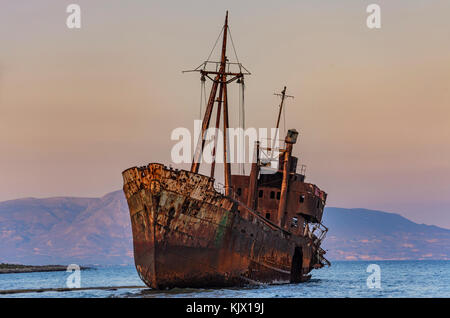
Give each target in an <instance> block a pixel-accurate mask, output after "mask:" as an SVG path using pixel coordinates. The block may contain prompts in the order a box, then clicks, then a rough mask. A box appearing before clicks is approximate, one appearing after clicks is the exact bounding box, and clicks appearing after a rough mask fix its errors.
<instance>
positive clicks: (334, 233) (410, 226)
mask: <svg viewBox="0 0 450 318" xmlns="http://www.w3.org/2000/svg"><path fill="white" fill-rule="evenodd" d="M322 222H323V223H324V224H325V225H326V226H327V227H329V228H330V230H329V232H328V235H327V237H326V239H325V241H324V244H323V247H324V248H325V249H326V250H328V252H327V256H328V257H329V258H330V259H335V260H377V259H450V230H447V229H443V228H440V227H437V226H431V225H425V224H417V223H414V222H412V221H410V220H408V219H406V218H404V217H402V216H400V215H398V214H394V213H386V212H381V211H373V210H366V209H342V208H326V210H325V212H324V217H323V220H322Z"/></svg>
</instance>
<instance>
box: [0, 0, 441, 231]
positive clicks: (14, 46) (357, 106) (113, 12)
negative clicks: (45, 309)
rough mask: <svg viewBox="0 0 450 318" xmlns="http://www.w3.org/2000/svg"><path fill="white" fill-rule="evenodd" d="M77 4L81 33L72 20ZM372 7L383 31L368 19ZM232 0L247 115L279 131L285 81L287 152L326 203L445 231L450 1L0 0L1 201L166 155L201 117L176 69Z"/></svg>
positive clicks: (78, 189)
mask: <svg viewBox="0 0 450 318" xmlns="http://www.w3.org/2000/svg"><path fill="white" fill-rule="evenodd" d="M71 3H76V4H79V5H80V7H81V21H82V22H81V23H82V26H81V29H68V28H67V26H66V19H67V16H68V15H69V14H68V13H66V7H67V6H68V5H69V4H71ZM371 3H377V4H379V5H380V7H381V21H382V22H381V23H382V24H381V29H369V28H368V27H367V26H366V19H367V16H368V15H369V14H368V13H367V12H366V7H367V6H368V5H369V4H371ZM226 10H229V15H230V17H229V20H230V21H229V23H230V29H231V32H232V36H233V41H234V44H235V45H236V49H237V53H238V56H239V60H240V61H241V62H242V63H243V64H244V65H245V66H246V67H247V68H248V69H249V70H250V71H251V73H252V75H251V76H248V77H247V79H246V97H245V98H246V102H245V107H246V126H247V127H273V126H274V123H275V120H276V115H277V103H278V99H277V97H276V96H274V95H273V93H274V92H279V91H280V90H281V89H282V87H283V86H284V85H286V86H287V87H288V93H289V94H291V95H294V96H295V99H293V100H288V102H287V104H286V123H285V125H286V127H288V128H296V129H297V130H298V131H299V132H300V138H299V141H298V143H297V145H296V147H295V150H294V154H295V155H296V156H298V157H299V158H300V161H301V163H303V164H306V165H307V181H308V182H312V183H315V184H317V185H318V186H319V187H320V188H322V189H323V190H325V191H326V192H327V193H328V202H327V205H328V206H338V207H346V208H352V207H354V208H357V207H358V208H368V209H378V210H383V211H388V212H395V213H399V214H401V215H403V216H405V217H407V218H409V219H411V220H413V221H415V222H418V223H425V224H434V225H439V226H442V227H446V228H450V108H449V106H450V41H449V39H450V19H449V14H450V2H449V1H448V0H436V1H430V0H398V1H387V0H384V1H381V0H371V1H362V0H359V1H357V0H347V1H334V0H320V1H318V0H315V1H313V0H304V1H298V0H297V1H287V0H284V1H261V0H260V1H206V0H205V1H189V2H188V1H181V0H180V1H174V0H171V1H143V0H140V1H137V0H134V1H124V0H122V1H118V0H96V1H87V0H71V1H64V0H40V1H30V0H29V1H25V0H15V1H9V0H0V41H1V49H0V201H4V200H10V199H16V198H22V197H51V196H84V197H95V196H101V195H104V194H105V193H108V192H110V191H114V190H117V189H120V188H121V187H122V177H121V172H122V171H123V170H125V169H127V168H129V167H132V166H135V165H144V164H147V163H149V162H163V163H166V164H170V151H171V148H172V147H173V145H174V144H175V142H174V141H171V140H170V134H171V132H172V130H173V129H174V128H177V127H186V128H189V129H192V128H193V120H195V119H198V117H199V100H200V81H199V77H198V74H192V73H188V74H182V71H183V70H186V69H191V68H194V67H196V66H198V65H199V64H200V63H202V62H203V61H204V60H205V58H206V57H207V56H208V54H209V52H210V50H211V48H212V46H213V44H214V42H215V40H216V38H217V36H218V34H219V32H220V30H221V28H222V24H223V19H224V15H225V11H226ZM230 54H231V53H230ZM230 90H231V91H230V123H231V126H236V125H237V119H238V117H237V113H238V106H237V105H238V95H237V94H234V95H233V94H232V93H236V92H237V90H236V89H230ZM231 96H233V97H231ZM283 125H284V123H283ZM173 166H176V165H173Z"/></svg>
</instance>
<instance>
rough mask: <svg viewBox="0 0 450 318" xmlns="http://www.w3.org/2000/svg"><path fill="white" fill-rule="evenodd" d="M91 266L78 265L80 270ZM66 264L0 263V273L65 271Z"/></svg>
mask: <svg viewBox="0 0 450 318" xmlns="http://www.w3.org/2000/svg"><path fill="white" fill-rule="evenodd" d="M91 268H92V267H88V266H80V270H85V269H91ZM66 270H67V266H66V265H21V264H4V263H2V264H0V274H20V273H37V272H65V271H66Z"/></svg>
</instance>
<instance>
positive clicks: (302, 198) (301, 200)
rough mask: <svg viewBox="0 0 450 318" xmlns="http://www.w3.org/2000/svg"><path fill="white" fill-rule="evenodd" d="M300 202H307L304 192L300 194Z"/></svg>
mask: <svg viewBox="0 0 450 318" xmlns="http://www.w3.org/2000/svg"><path fill="white" fill-rule="evenodd" d="M299 202H300V203H303V202H305V195H304V194H300V197H299Z"/></svg>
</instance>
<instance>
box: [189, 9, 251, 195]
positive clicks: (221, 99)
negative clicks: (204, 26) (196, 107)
mask: <svg viewBox="0 0 450 318" xmlns="http://www.w3.org/2000/svg"><path fill="white" fill-rule="evenodd" d="M222 31H223V39H222V49H221V57H220V62H212V61H209V57H208V60H207V61H205V62H204V63H203V64H201V65H200V66H199V67H197V68H196V69H194V70H191V71H186V72H200V74H201V75H202V78H208V79H210V80H211V81H212V82H213V84H212V87H211V92H210V94H209V99H208V104H207V106H206V109H205V115H204V116H203V121H202V129H201V133H200V135H199V140H198V142H197V145H196V149H195V153H194V156H193V160H192V165H191V172H194V173H198V170H199V168H200V163H201V157H202V154H203V150H204V147H205V141H206V140H205V137H206V131H207V129H208V127H209V125H210V121H211V115H212V113H213V108H214V104H215V102H217V115H216V129H217V130H218V129H219V126H220V115H221V108H223V130H224V131H223V147H224V177H225V194H226V195H230V194H231V189H232V185H231V166H230V157H229V153H228V151H229V149H228V148H229V142H228V135H227V129H228V127H229V122H228V94H227V85H228V84H229V83H231V82H234V81H235V80H238V79H241V80H243V78H244V75H250V72H248V70H247V69H246V68H245V67H244V66H243V65H242V64H241V63H239V61H238V62H237V63H230V62H229V61H228V58H227V55H226V54H227V39H228V32H229V27H228V11H227V12H226V15H225V23H224V26H223V29H222ZM231 42H233V41H231ZM232 44H233V43H232ZM233 47H234V45H233ZM213 50H214V48H213ZM234 51H236V50H234ZM210 56H211V54H210ZM236 59H237V56H236ZM210 64H215V66H216V68H215V70H207V66H209V65H210ZM232 66H234V67H237V68H238V69H237V70H236V71H231V70H230V68H231V67H232ZM201 67H202V68H201ZM211 76H214V78H213V77H211ZM228 77H231V78H230V79H228ZM217 91H219V96H218V98H217V99H216V95H217ZM217 130H216V134H215V138H214V146H213V152H212V156H213V161H212V164H211V177H214V171H215V165H216V147H217V138H218V134H217Z"/></svg>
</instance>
